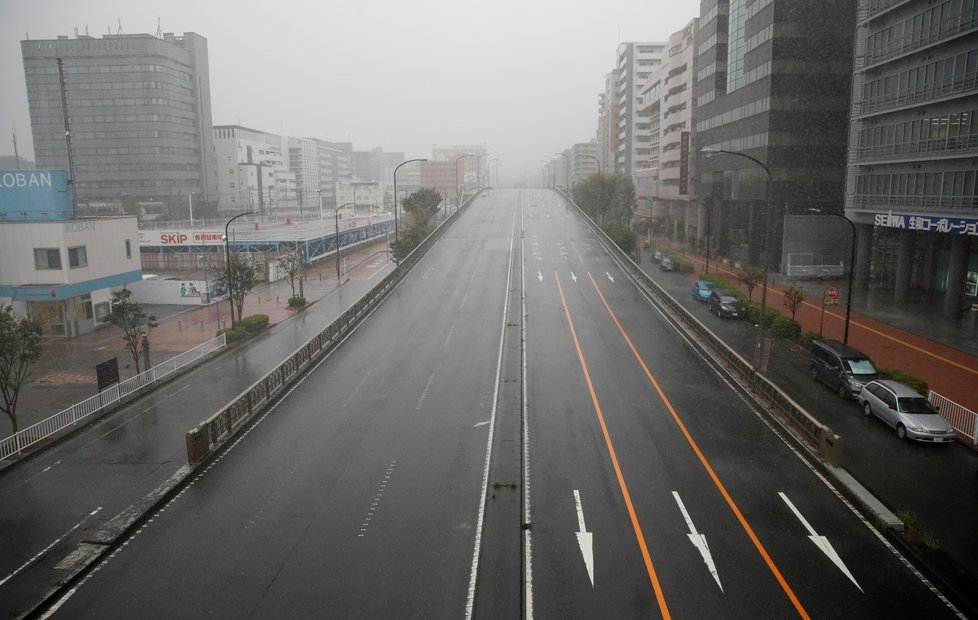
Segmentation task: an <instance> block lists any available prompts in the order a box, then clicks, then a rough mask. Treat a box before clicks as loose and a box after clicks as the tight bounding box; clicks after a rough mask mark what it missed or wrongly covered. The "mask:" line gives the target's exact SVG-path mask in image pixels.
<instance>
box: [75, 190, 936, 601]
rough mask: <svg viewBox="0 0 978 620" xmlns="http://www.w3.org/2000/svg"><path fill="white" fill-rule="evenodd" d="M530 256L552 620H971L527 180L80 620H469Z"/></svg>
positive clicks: (540, 558)
mask: <svg viewBox="0 0 978 620" xmlns="http://www.w3.org/2000/svg"><path fill="white" fill-rule="evenodd" d="M517 244H519V246H520V247H522V253H523V258H524V259H525V271H524V273H523V278H522V283H521V284H522V287H523V289H524V290H523V291H522V294H525V301H526V313H527V314H526V335H527V340H526V353H527V355H526V359H525V363H526V376H527V379H528V390H527V399H528V400H527V403H526V408H527V411H528V428H527V435H528V437H529V442H528V446H527V449H528V450H529V472H528V475H529V484H530V489H531V495H530V498H531V499H530V503H531V509H530V520H531V529H530V532H531V535H530V539H531V549H532V552H531V555H530V559H531V560H532V562H531V563H529V564H528V566H527V568H528V569H529V566H530V565H532V571H531V572H529V573H528V577H530V578H531V579H532V584H533V586H532V589H531V591H530V595H531V596H529V597H528V599H527V603H528V604H531V605H532V610H533V614H534V615H535V616H537V617H544V618H550V617H554V618H556V617H561V618H563V617H648V616H653V617H654V616H656V615H665V614H666V613H669V614H674V615H676V616H677V617H718V616H724V617H759V616H762V617H788V616H792V615H806V614H810V615H812V616H818V617H893V616H904V617H906V616H923V615H927V616H928V617H942V616H948V615H950V614H949V612H948V610H947V608H946V607H945V606H944V605H943V604H942V603H941V601H940V600H939V599H938V598H937V596H935V595H934V594H933V593H932V592H931V591H930V590H929V589H928V588H927V587H926V586H925V585H924V584H923V583H922V582H921V581H920V580H919V579H917V577H916V576H915V575H914V574H913V573H912V572H911V571H910V570H908V569H907V568H906V567H905V566H904V564H903V563H902V562H901V561H900V559H899V558H898V557H897V556H896V555H894V553H893V552H892V551H891V550H890V549H889V548H888V547H887V546H886V545H884V544H883V543H882V541H881V539H880V538H879V537H878V536H877V535H876V534H875V533H874V532H873V531H872V530H871V529H870V528H869V527H867V526H866V525H865V524H864V523H863V522H862V521H861V520H860V518H859V517H858V516H857V515H856V514H855V513H854V512H852V511H851V510H850V509H849V508H848V507H847V506H846V505H845V504H844V503H843V502H842V501H841V500H840V499H839V498H838V497H837V496H836V495H835V494H834V493H833V492H832V491H831V489H830V488H829V487H828V486H827V485H826V484H825V483H824V482H823V481H822V480H821V479H820V478H819V477H818V476H817V475H816V474H815V473H814V472H812V471H811V470H810V469H809V468H808V467H807V465H805V463H804V462H803V461H802V459H800V458H799V457H798V456H797V455H796V454H794V453H793V452H792V451H791V449H789V447H788V446H787V445H786V444H785V443H784V442H782V441H781V439H780V438H779V437H778V435H777V433H775V432H774V431H773V430H772V429H771V428H769V427H768V425H767V424H765V423H764V422H763V421H762V419H761V418H760V417H759V416H758V415H756V414H755V412H753V411H752V409H751V408H750V407H749V406H748V404H747V403H745V402H743V401H741V400H740V399H739V398H738V397H737V396H736V395H735V394H734V392H733V391H731V390H730V389H729V387H728V386H726V385H725V384H724V382H723V380H722V379H720V378H719V377H718V376H717V375H716V374H714V373H713V372H712V371H711V370H710V367H709V366H708V365H707V364H706V363H705V362H703V361H702V360H700V359H699V358H698V357H697V356H696V354H695V353H694V352H693V350H692V349H691V348H690V347H689V346H688V345H687V344H686V343H685V342H684V341H683V340H682V338H681V337H680V336H679V335H678V334H676V333H675V332H674V331H672V330H671V329H670V328H668V327H667V326H666V324H665V322H664V321H663V320H662V318H661V317H659V316H657V314H656V313H655V312H654V311H651V310H650V309H649V307H648V305H647V303H646V302H645V300H644V299H642V298H641V297H640V295H638V294H637V293H636V291H635V289H634V287H633V286H632V285H631V284H630V283H628V282H627V281H626V279H625V278H624V276H623V274H622V273H620V272H619V271H618V270H617V268H616V266H615V265H614V264H613V263H612V261H610V259H608V258H607V256H606V255H604V253H603V252H602V251H601V250H600V248H599V247H598V246H597V244H596V243H595V242H594V241H593V240H592V239H591V238H590V236H589V235H588V234H587V233H586V231H585V229H584V228H583V227H582V226H581V224H580V223H579V222H578V221H576V219H575V216H574V215H573V214H572V213H570V211H569V210H568V209H567V208H566V207H564V206H563V205H561V204H560V203H559V201H558V199H557V197H556V196H554V195H552V194H549V193H545V192H529V191H524V192H515V191H501V190H496V191H493V192H492V194H491V196H490V198H488V199H482V200H480V201H478V202H477V203H476V204H475V205H473V208H471V209H470V210H469V211H468V212H466V213H464V214H463V216H462V218H461V219H460V221H459V222H457V223H456V225H455V226H454V227H453V229H452V230H451V231H449V233H448V234H447V235H446V237H444V238H443V239H442V240H440V241H439V243H438V244H437V245H436V246H435V247H434V248H433V249H432V250H431V251H430V252H429V254H428V255H427V256H426V257H425V258H424V259H423V260H422V261H421V262H420V263H419V265H418V266H417V267H416V268H415V269H414V271H413V272H412V273H411V274H410V276H409V277H408V278H407V279H406V280H405V281H404V282H403V283H402V285H401V286H400V287H399V288H398V289H397V291H396V292H395V293H394V295H393V296H392V297H391V298H390V299H389V300H388V301H387V302H385V303H384V304H383V305H382V306H381V307H380V308H379V309H378V310H377V311H376V312H375V313H374V314H373V315H372V316H371V317H370V318H369V319H368V320H367V321H366V322H365V323H364V324H363V325H362V326H361V327H360V328H359V330H358V331H357V332H356V333H355V334H354V335H353V336H352V337H351V338H350V340H348V341H347V343H346V344H345V345H344V346H343V347H342V348H341V349H339V350H338V351H336V352H335V353H334V354H333V355H332V356H331V357H330V358H328V359H327V361H326V363H324V364H323V365H322V366H321V367H320V368H318V369H317V370H315V371H313V372H312V373H310V374H309V375H308V376H307V377H306V379H305V381H303V382H302V383H301V384H300V385H299V386H298V387H297V388H296V389H295V391H294V392H293V393H292V394H291V395H290V396H289V397H288V398H286V399H285V400H283V401H282V402H281V403H280V404H279V405H278V406H277V407H276V408H275V409H274V410H273V411H272V412H270V413H269V414H268V415H267V416H266V417H265V418H264V419H263V420H262V421H261V423H259V424H258V425H256V426H255V427H254V428H253V429H252V430H251V431H250V432H249V433H248V434H247V435H246V436H245V437H244V438H243V439H242V440H241V442H240V443H238V444H237V445H236V446H235V448H234V449H232V450H230V451H229V452H227V453H226V454H225V455H224V456H223V457H221V458H220V459H219V460H218V461H216V462H215V463H214V464H213V466H211V467H209V468H208V469H209V471H207V472H205V473H204V474H203V475H201V476H200V477H199V478H198V479H197V480H196V481H195V482H194V483H193V484H191V485H190V486H188V487H187V489H186V490H185V491H184V492H183V493H182V494H181V495H180V496H178V497H177V498H175V499H174V500H173V501H172V502H171V503H170V505H169V506H168V507H167V508H166V509H165V510H164V511H162V512H161V513H159V514H158V515H156V516H155V517H154V518H153V520H152V521H151V522H150V523H148V524H147V525H146V526H145V527H144V528H143V529H142V531H141V532H140V533H139V534H138V535H137V536H135V537H134V539H133V540H132V541H131V543H129V544H128V545H127V546H125V547H123V548H121V549H120V550H119V551H117V552H116V553H115V554H114V556H113V557H112V558H110V559H109V560H108V561H107V562H106V563H104V564H103V565H102V566H101V568H100V569H99V570H98V571H96V572H94V573H92V574H91V576H90V577H89V578H88V579H86V581H85V582H83V584H82V585H81V587H80V588H78V589H77V591H76V592H75V593H74V594H73V595H72V596H70V597H68V598H67V599H65V600H64V601H63V603H62V605H61V607H60V609H59V612H58V613H59V615H60V616H62V617H72V618H75V617H92V618H94V617H113V616H119V615H124V614H126V613H133V612H136V611H138V613H139V615H140V616H141V617H185V616H203V615H205V614H206V615H211V614H213V615H218V616H221V617H240V616H244V615H250V616H253V617H296V616H329V617H378V616H383V617H389V616H397V617H459V616H463V615H464V614H465V611H466V604H467V602H468V592H469V586H470V579H471V574H472V573H471V567H472V557H473V544H474V542H475V538H476V527H475V526H476V523H477V522H478V520H479V514H480V506H481V500H480V497H481V494H482V491H483V486H482V485H483V484H484V471H485V466H486V465H485V462H484V460H485V455H486V452H487V449H486V448H487V441H488V433H489V429H491V428H492V425H493V423H494V415H495V414H497V413H499V414H503V413H504V412H496V411H495V409H494V407H493V403H494V395H495V394H496V387H497V386H496V383H497V381H498V380H500V374H499V359H500V356H499V351H500V340H501V332H503V331H505V327H503V326H502V324H501V323H502V322H501V317H502V316H503V308H504V306H505V305H506V304H507V303H508V301H509V300H510V297H508V296H507V295H508V293H509V294H510V296H511V294H512V293H513V288H512V287H510V288H507V286H506V283H507V280H506V275H507V273H509V272H510V269H511V267H512V262H511V260H512V258H511V257H512V255H513V252H514V247H515V246H516V245H517ZM516 288H517V292H520V291H519V290H518V289H519V287H516ZM509 413H511V412H506V414H507V415H508V414H509ZM522 483H523V484H524V485H525V484H526V483H527V481H526V480H523V481H522ZM691 534H692V536H691ZM704 537H705V541H706V542H705V543H704V542H703V539H704ZM811 537H814V538H811ZM820 537H825V538H820ZM589 542H590V544H588V543H589ZM816 542H817V544H816ZM588 548H590V549H591V550H592V552H593V564H592V565H591V575H593V582H592V577H591V576H590V575H589V570H588V563H589V562H588V560H589V558H590V556H591V554H590V553H588ZM514 565H515V566H518V563H514ZM592 583H593V585H592ZM474 604H475V607H476V609H478V606H479V601H478V600H475V602H474Z"/></svg>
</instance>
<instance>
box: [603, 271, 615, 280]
mask: <svg viewBox="0 0 978 620" xmlns="http://www.w3.org/2000/svg"><path fill="white" fill-rule="evenodd" d="M604 275H606V276H608V279H609V280H611V281H612V282H614V281H615V279H614V278H612V277H611V274H610V273H608V272H607V271H606V272H604Z"/></svg>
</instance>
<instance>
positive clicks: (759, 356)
mask: <svg viewBox="0 0 978 620" xmlns="http://www.w3.org/2000/svg"><path fill="white" fill-rule="evenodd" d="M700 153H703V154H704V155H705V156H706V157H710V156H712V155H718V154H720V153H726V154H727V155H736V156H737V157H743V158H744V159H749V160H751V161H752V162H754V163H755V164H757V165H758V166H760V167H761V168H763V169H764V172H765V173H767V180H768V191H767V192H766V193H767V200H765V208H764V247H763V253H762V259H763V260H762V261H761V262H762V271H763V283H762V284H761V286H763V288H762V289H761V316H760V320H759V321H758V328H759V329H758V331H757V345H756V354H755V356H754V370H755V371H756V372H760V370H761V367H762V364H761V362H762V361H763V352H764V314H765V313H766V312H767V268H768V262H769V260H768V255H767V251H768V235H769V231H768V221H767V220H768V219H769V217H770V211H771V196H770V185H771V184H773V183H774V177H772V176H771V171H770V170H769V169H768V167H767V166H766V165H764V163H763V162H762V161H761V160H759V159H757V158H755V157H752V156H750V155H748V154H747V153H741V152H740V151H727V150H724V149H717V148H711V147H705V148H703V149H700Z"/></svg>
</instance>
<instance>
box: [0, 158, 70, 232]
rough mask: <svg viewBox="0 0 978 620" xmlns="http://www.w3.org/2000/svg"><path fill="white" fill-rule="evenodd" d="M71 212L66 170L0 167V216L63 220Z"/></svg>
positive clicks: (10, 219)
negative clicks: (8, 168) (6, 168)
mask: <svg viewBox="0 0 978 620" xmlns="http://www.w3.org/2000/svg"><path fill="white" fill-rule="evenodd" d="M73 215H74V211H73V210H72V206H71V189H70V188H69V187H68V172H67V171H66V170H0V219H2V220H7V221H15V220H19V221H24V220H63V219H69V218H71V217H72V216H73Z"/></svg>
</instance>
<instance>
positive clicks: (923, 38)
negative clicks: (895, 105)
mask: <svg viewBox="0 0 978 620" xmlns="http://www.w3.org/2000/svg"><path fill="white" fill-rule="evenodd" d="M976 29H978V10H975V9H974V8H970V9H968V10H965V11H963V12H962V13H961V14H960V15H953V16H951V17H948V18H947V19H942V20H941V21H939V22H936V23H932V24H931V27H930V30H913V31H912V32H910V33H909V34H907V35H905V36H903V37H900V38H896V39H892V40H890V41H887V43H886V45H882V46H880V47H878V48H875V49H867V50H866V53H865V54H864V55H863V61H864V62H865V64H864V65H863V67H862V68H863V69H871V68H873V67H876V66H879V65H881V64H884V63H886V62H890V61H892V60H895V59H897V58H899V57H901V56H906V55H908V54H911V53H914V52H916V51H919V50H921V49H923V48H925V47H929V46H931V45H936V44H938V43H941V42H944V41H947V40H949V39H954V38H956V37H959V36H963V35H965V34H968V33H970V32H973V31H975V30H976Z"/></svg>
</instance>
